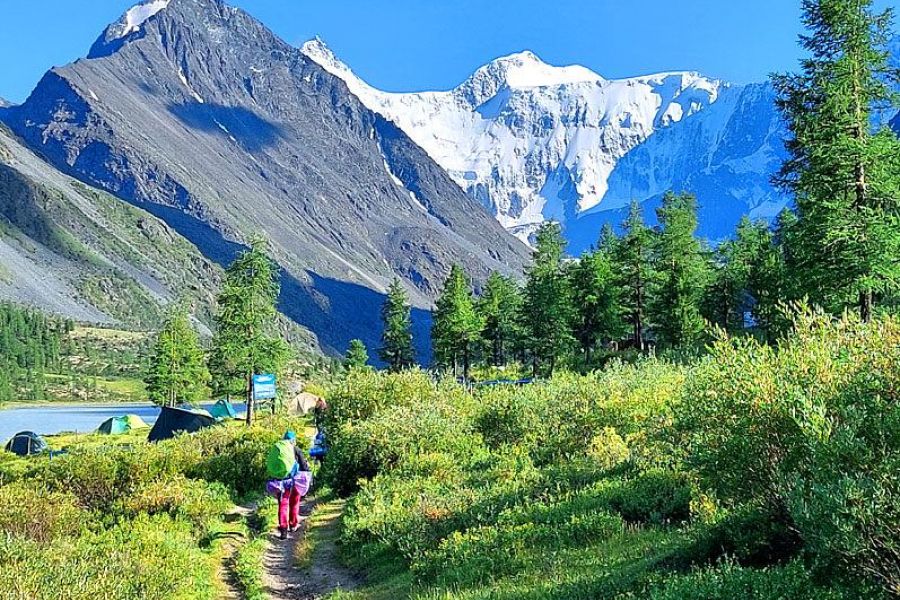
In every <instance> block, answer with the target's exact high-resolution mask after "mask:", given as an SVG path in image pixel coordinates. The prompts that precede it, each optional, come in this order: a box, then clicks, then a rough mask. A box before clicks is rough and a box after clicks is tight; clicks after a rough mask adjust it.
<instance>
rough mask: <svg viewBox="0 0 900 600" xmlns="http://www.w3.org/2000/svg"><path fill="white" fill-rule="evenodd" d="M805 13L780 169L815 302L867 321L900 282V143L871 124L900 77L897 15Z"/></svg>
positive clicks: (822, 1) (800, 262)
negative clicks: (894, 59) (891, 50)
mask: <svg viewBox="0 0 900 600" xmlns="http://www.w3.org/2000/svg"><path fill="white" fill-rule="evenodd" d="M803 15H804V17H803V20H804V24H805V26H806V28H807V30H808V33H807V34H806V35H803V36H801V38H800V39H801V43H802V45H803V47H804V48H805V49H806V50H807V51H808V53H809V57H808V58H806V59H805V60H803V62H802V69H801V72H800V73H797V74H790V75H780V76H777V77H775V78H774V84H775V87H776V89H777V92H778V96H779V99H778V104H779V107H780V108H781V110H782V112H783V113H784V116H785V118H786V120H787V123H788V127H789V129H790V134H791V135H790V139H789V140H788V143H787V147H788V151H789V155H790V157H789V159H788V160H787V161H786V162H785V164H784V166H783V168H782V170H781V173H780V176H779V182H780V183H781V184H782V185H783V186H784V187H786V188H787V189H788V190H790V191H791V192H793V194H794V198H795V205H796V208H797V215H798V220H797V223H796V225H795V227H794V228H793V231H792V232H791V233H792V235H791V239H792V241H793V243H794V247H793V248H791V252H792V254H793V255H794V256H793V259H794V260H796V262H797V265H796V266H797V272H799V273H802V274H803V276H802V284H803V291H804V292H805V293H806V294H807V295H808V296H809V297H810V299H811V300H813V301H814V302H817V303H820V304H822V305H823V306H825V307H826V308H829V309H831V310H835V311H837V310H840V309H842V308H843V307H845V306H852V305H855V306H857V307H858V310H859V313H860V316H861V317H862V319H863V320H868V319H870V318H871V317H872V314H873V310H874V304H875V301H876V297H877V296H878V295H879V294H887V293H890V292H891V291H892V290H894V289H896V286H897V282H898V279H900V264H898V261H897V256H898V253H900V218H898V214H900V143H898V140H897V136H896V135H895V134H894V133H893V132H892V131H890V130H889V129H888V128H887V127H883V128H881V129H880V130H878V131H877V132H876V131H873V128H872V114H873V110H876V109H877V110H881V109H883V108H885V106H886V105H888V104H889V103H890V102H891V100H892V94H891V86H892V85H894V84H897V83H898V82H900V77H898V72H897V71H896V70H894V69H892V68H890V67H889V66H888V59H887V52H886V50H885V48H886V44H887V41H888V35H889V31H890V29H891V19H892V13H891V12H890V11H885V12H882V13H876V12H875V10H874V8H873V0H804V1H803Z"/></svg>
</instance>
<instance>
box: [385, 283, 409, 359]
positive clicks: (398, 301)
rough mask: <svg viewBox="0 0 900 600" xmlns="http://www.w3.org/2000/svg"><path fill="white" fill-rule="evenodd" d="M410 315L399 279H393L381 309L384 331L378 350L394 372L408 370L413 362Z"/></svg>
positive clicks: (404, 292) (407, 300)
mask: <svg viewBox="0 0 900 600" xmlns="http://www.w3.org/2000/svg"><path fill="white" fill-rule="evenodd" d="M410 313H411V308H410V305H409V299H408V298H407V296H406V290H404V289H403V285H402V284H401V283H400V280H399V279H394V281H392V282H391V286H390V287H389V288H388V293H387V299H386V300H385V302H384V306H383V307H382V309H381V320H382V322H383V323H384V331H383V332H382V334H381V348H379V350H378V355H379V356H380V357H381V360H383V361H384V362H386V363H387V365H388V367H390V369H391V370H392V371H394V372H396V371H401V370H403V369H406V368H409V367H411V366H412V365H413V363H414V362H415V353H414V352H413V345H412V330H411V328H412V319H411V316H410Z"/></svg>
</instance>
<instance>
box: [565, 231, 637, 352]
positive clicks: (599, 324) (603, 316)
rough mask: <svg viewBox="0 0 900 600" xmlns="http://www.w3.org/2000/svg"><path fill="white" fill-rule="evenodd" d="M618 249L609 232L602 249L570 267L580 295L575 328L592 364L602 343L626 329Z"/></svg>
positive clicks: (575, 289) (577, 292) (577, 296)
mask: <svg viewBox="0 0 900 600" xmlns="http://www.w3.org/2000/svg"><path fill="white" fill-rule="evenodd" d="M614 251H615V247H614V245H613V244H612V242H611V240H610V238H609V237H608V233H607V237H606V239H605V240H604V241H602V242H601V246H600V248H599V249H597V250H594V251H591V252H587V253H585V254H584V255H583V256H582V257H581V259H580V260H579V261H578V263H576V264H575V265H573V266H572V268H571V269H570V285H571V287H572V294H573V296H574V298H576V299H577V301H576V302H575V303H574V309H575V310H574V313H575V319H574V324H573V329H574V334H575V338H576V339H577V340H578V343H579V345H580V346H581V352H582V357H583V359H584V363H585V366H590V362H591V353H592V351H593V350H594V349H595V348H596V346H597V344H598V343H600V342H609V341H615V340H618V339H619V337H620V336H621V335H622V334H623V333H624V331H625V329H626V327H625V322H624V320H623V313H624V308H623V306H622V290H621V287H620V284H619V281H618V278H617V277H616V270H615V264H614V262H613V252H614Z"/></svg>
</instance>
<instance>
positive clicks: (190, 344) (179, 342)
mask: <svg viewBox="0 0 900 600" xmlns="http://www.w3.org/2000/svg"><path fill="white" fill-rule="evenodd" d="M204 358H205V357H204V355H203V349H202V348H201V346H200V340H199V339H198V337H197V332H196V331H194V328H193V327H192V326H191V322H190V318H189V317H188V313H187V310H185V309H184V308H183V307H180V306H179V307H175V308H173V309H172V311H171V312H170V313H169V315H168V316H167V317H166V320H165V322H164V323H163V327H162V329H161V330H160V332H159V334H158V335H157V336H156V343H155V345H154V348H153V352H152V355H151V359H150V366H149V369H148V372H147V375H146V378H145V383H146V384H147V392H148V393H149V395H150V400H152V401H153V402H154V403H155V404H157V405H159V406H175V405H176V404H178V403H179V402H188V403H190V402H195V401H199V400H203V399H204V397H205V395H206V392H207V383H208V382H209V371H208V370H207V368H206V363H205V360H204Z"/></svg>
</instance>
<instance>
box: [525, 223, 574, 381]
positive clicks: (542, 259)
mask: <svg viewBox="0 0 900 600" xmlns="http://www.w3.org/2000/svg"><path fill="white" fill-rule="evenodd" d="M564 249H565V240H564V239H563V237H562V230H561V229H560V226H559V225H558V224H557V223H552V222H551V223H545V224H544V225H541V227H540V229H538V232H537V240H536V247H535V250H534V259H533V263H532V265H531V266H530V267H529V268H528V270H527V272H526V283H525V292H524V302H523V306H522V315H521V317H522V326H523V329H524V332H525V344H526V346H527V348H528V351H529V352H530V354H531V359H532V368H533V372H534V374H535V375H538V374H539V373H540V372H541V371H542V370H543V371H544V372H546V373H547V374H548V375H552V374H553V371H554V369H555V368H556V366H557V364H558V363H559V362H560V361H561V360H562V359H563V358H565V356H566V355H567V354H568V352H569V350H570V349H571V347H572V342H573V338H572V331H571V323H572V314H573V310H572V297H571V290H570V288H569V281H568V278H567V275H566V270H565V264H564V262H563V253H564Z"/></svg>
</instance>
